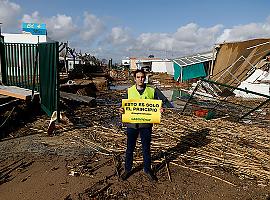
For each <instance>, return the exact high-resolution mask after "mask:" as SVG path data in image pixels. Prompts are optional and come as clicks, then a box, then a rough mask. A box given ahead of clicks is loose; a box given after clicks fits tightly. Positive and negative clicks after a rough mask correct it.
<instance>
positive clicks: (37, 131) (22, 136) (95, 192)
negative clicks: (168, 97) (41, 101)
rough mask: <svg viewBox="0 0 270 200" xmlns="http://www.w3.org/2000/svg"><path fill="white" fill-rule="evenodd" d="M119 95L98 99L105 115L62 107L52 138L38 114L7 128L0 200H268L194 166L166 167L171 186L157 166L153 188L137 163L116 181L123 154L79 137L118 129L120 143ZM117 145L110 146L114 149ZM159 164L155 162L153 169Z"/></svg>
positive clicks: (265, 188)
mask: <svg viewBox="0 0 270 200" xmlns="http://www.w3.org/2000/svg"><path fill="white" fill-rule="evenodd" d="M122 94H123V92H112V91H108V92H104V93H102V94H100V95H99V97H98V98H99V99H100V101H99V102H100V103H101V104H102V103H104V102H107V103H109V104H110V108H112V109H110V111H108V112H107V111H105V110H106V109H105V110H104V105H100V106H101V107H102V109H97V108H89V107H87V106H81V105H74V104H72V105H70V104H69V103H66V104H63V105H62V106H63V109H65V114H66V116H67V118H68V121H66V122H65V124H58V125H57V126H56V131H55V132H54V134H53V135H52V136H48V135H47V134H46V130H47V127H48V124H49V120H50V119H48V117H46V115H44V114H42V113H38V114H35V113H32V117H31V118H30V117H29V116H28V117H26V116H25V119H27V120H25V121H24V122H21V123H17V124H16V127H9V128H6V129H5V130H4V131H5V133H1V134H3V135H5V137H4V138H2V140H1V141H0V152H1V157H0V161H1V163H0V176H1V178H0V181H1V182H0V199H1V200H10V199H12V200H16V199H20V200H21V199H29V200H36V199H46V200H48V199H63V200H64V199H65V200H68V199H180V200H189V199H190V200H197V199H198V200H204V199H209V200H212V199H213V200H215V199H224V200H232V199H239V200H253V199H256V200H257V199H258V200H267V199H270V185H260V184H258V182H256V180H251V179H248V178H245V177H240V176H238V175H236V174H234V173H232V172H229V171H226V170H224V169H221V168H211V167H209V168H207V167H203V166H202V167H200V166H198V165H197V166H196V168H192V167H185V165H179V166H177V165H173V163H169V169H170V172H171V181H170V180H169V177H168V171H167V168H166V167H162V168H160V169H159V170H157V177H158V182H157V183H152V182H150V181H149V180H148V179H147V177H146V176H145V175H144V174H143V172H142V170H141V163H140V162H139V161H138V162H136V163H135V169H136V170H135V171H136V172H134V174H133V175H132V176H131V177H130V178H129V179H128V180H127V181H122V180H120V179H119V174H120V173H121V172H122V171H123V167H122V166H123V158H124V153H123V152H119V153H118V154H117V155H116V156H114V155H109V154H107V153H106V152H105V153H104V151H101V150H100V149H99V148H98V147H97V146H91V145H89V144H90V143H91V138H87V141H89V142H88V143H86V142H85V141H86V140H79V139H78V138H79V137H80V136H83V135H84V136H85V135H87V133H86V132H85V130H87V127H94V126H97V128H98V126H102V127H104V128H106V127H108V128H114V129H117V130H119V131H118V132H117V134H119V135H122V136H123V137H122V138H125V137H124V135H123V134H124V132H125V129H124V127H122V126H121V122H120V118H119V113H118V112H117V106H116V104H117V103H119V102H120V100H119V99H120V98H121V96H122ZM104 99H107V100H110V101H109V102H108V101H104V102H103V101H102V100H104ZM26 114H27V115H29V111H26ZM21 115H22V116H23V115H24V114H21ZM190 120H192V118H190ZM202 120H203V119H202ZM10 126H12V124H10ZM10 130H12V131H10ZM72 134H73V135H72ZM117 134H116V133H115V135H116V137H117ZM75 136H76V137H75ZM74 137H75V138H77V140H75V139H74ZM95 139H96V140H98V139H99V138H95ZM116 141H117V140H116ZM118 142H119V141H117V142H116V143H117V144H113V145H115V146H119V145H120V142H119V143H118ZM121 142H123V141H121ZM105 143H106V141H105ZM139 145H140V144H138V146H139ZM198 148H199V147H198ZM184 153H187V152H184ZM159 162H160V160H159V159H156V160H154V162H153V166H154V167H155V166H157V165H158V163H159Z"/></svg>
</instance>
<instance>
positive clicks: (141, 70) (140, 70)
mask: <svg viewBox="0 0 270 200" xmlns="http://www.w3.org/2000/svg"><path fill="white" fill-rule="evenodd" d="M137 73H142V74H143V75H144V77H146V73H145V71H144V70H143V69H137V70H136V71H135V72H133V76H134V78H136V74H137Z"/></svg>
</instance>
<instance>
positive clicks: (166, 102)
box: [154, 88, 173, 108]
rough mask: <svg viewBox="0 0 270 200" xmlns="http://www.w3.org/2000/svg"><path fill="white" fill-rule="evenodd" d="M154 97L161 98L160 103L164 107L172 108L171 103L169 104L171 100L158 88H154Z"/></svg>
mask: <svg viewBox="0 0 270 200" xmlns="http://www.w3.org/2000/svg"><path fill="white" fill-rule="evenodd" d="M154 99H160V100H162V104H163V105H164V106H165V107H166V108H173V105H172V104H171V102H170V101H169V100H168V99H167V98H166V97H165V96H164V94H163V93H162V92H161V91H160V90H159V89H158V88H155V94H154Z"/></svg>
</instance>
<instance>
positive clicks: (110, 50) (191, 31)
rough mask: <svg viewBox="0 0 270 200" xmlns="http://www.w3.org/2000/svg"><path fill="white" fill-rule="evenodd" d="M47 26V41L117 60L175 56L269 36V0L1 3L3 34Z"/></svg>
mask: <svg viewBox="0 0 270 200" xmlns="http://www.w3.org/2000/svg"><path fill="white" fill-rule="evenodd" d="M22 22H27V23H45V24H46V26H47V32H48V37H50V38H51V39H53V40H56V41H59V42H67V41H68V43H69V46H70V47H71V48H75V50H76V51H77V52H80V51H81V52H82V53H90V54H91V55H94V56H96V57H98V58H99V59H104V58H105V59H107V60H108V59H110V58H112V59H113V61H114V62H119V61H120V60H121V59H124V58H126V57H148V56H149V55H154V56H155V57H160V58H177V57H181V56H187V55H192V54H197V53H203V52H207V51H211V50H212V49H213V46H214V45H215V44H219V43H223V42H233V41H243V40H248V39H253V38H270V1H269V0H256V1H255V0H245V1H243V0H225V1H216V0H215V1H214V0H74V1H67V0H46V1H44V0H0V23H2V25H1V26H2V32H4V33H21V31H22V28H21V24H22Z"/></svg>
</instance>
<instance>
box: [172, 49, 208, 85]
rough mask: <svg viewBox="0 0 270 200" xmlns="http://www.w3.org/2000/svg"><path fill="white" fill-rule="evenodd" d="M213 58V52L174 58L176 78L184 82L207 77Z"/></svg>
mask: <svg viewBox="0 0 270 200" xmlns="http://www.w3.org/2000/svg"><path fill="white" fill-rule="evenodd" d="M212 60H213V53H211V52H209V53H203V54H197V55H193V56H185V57H181V58H176V59H173V67H174V80H176V81H179V82H183V81H187V80H190V79H194V78H200V77H206V76H207V75H208V71H209V68H210V65H211V62H212Z"/></svg>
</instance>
